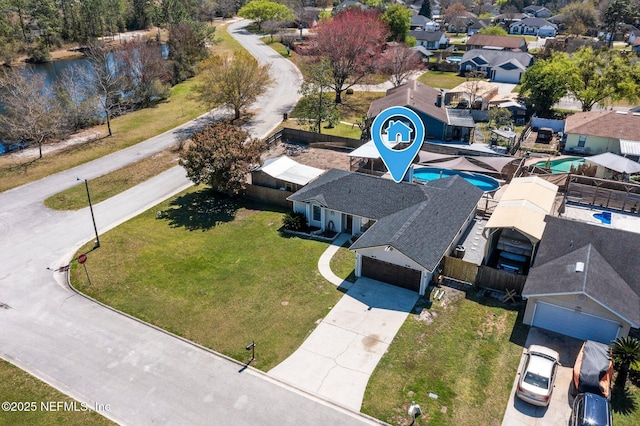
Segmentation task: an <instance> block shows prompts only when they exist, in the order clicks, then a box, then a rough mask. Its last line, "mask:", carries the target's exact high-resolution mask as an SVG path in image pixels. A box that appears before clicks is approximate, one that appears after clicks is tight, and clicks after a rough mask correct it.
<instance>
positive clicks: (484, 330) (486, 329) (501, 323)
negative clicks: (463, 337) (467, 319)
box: [476, 313, 506, 337]
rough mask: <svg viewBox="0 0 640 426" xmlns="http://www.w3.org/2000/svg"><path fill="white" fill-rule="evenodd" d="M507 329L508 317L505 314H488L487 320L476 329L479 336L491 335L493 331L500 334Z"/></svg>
mask: <svg viewBox="0 0 640 426" xmlns="http://www.w3.org/2000/svg"><path fill="white" fill-rule="evenodd" d="M505 331H506V318H505V316H504V315H497V314H495V313H494V314H490V315H487V317H486V318H485V320H484V321H483V322H482V325H481V327H480V329H478V330H476V334H477V335H478V336H479V337H484V336H485V335H490V334H492V333H494V332H495V333H497V334H499V335H503V334H504V333H505Z"/></svg>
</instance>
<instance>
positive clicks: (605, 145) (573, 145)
mask: <svg viewBox="0 0 640 426" xmlns="http://www.w3.org/2000/svg"><path fill="white" fill-rule="evenodd" d="M564 132H565V138H566V141H565V146H564V149H565V151H568V152H573V153H585V154H601V153H603V152H613V153H614V154H621V155H624V156H627V157H631V158H633V159H634V160H637V159H638V157H640V113H637V112H624V111H587V112H581V113H577V114H572V115H570V116H568V117H567V119H566V123H565V126H564Z"/></svg>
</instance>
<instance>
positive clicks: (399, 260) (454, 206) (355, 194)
mask: <svg viewBox="0 0 640 426" xmlns="http://www.w3.org/2000/svg"><path fill="white" fill-rule="evenodd" d="M482 193H483V192H482V190H480V189H478V188H477V187H475V186H473V185H471V184H470V183H468V182H467V181H465V180H464V179H462V178H460V177H457V176H454V177H452V178H446V179H440V180H436V181H432V182H429V183H427V184H425V185H422V184H413V183H408V182H400V183H395V182H393V181H392V180H390V179H385V178H382V177H377V176H372V175H366V174H361V173H355V172H348V171H344V170H338V169H332V170H329V171H328V172H327V173H325V174H324V175H322V176H320V177H319V178H318V179H316V180H314V181H312V182H311V183H309V184H308V185H307V186H305V187H304V188H302V189H301V190H300V191H298V192H296V193H295V194H293V195H292V196H290V197H289V198H288V199H289V200H290V201H292V202H293V210H294V211H296V212H301V213H303V214H304V215H305V216H306V217H307V221H308V223H309V225H310V226H315V227H318V228H320V229H323V230H334V231H336V232H346V233H349V234H351V235H354V236H358V238H357V240H356V241H355V243H353V245H352V246H351V247H350V248H349V250H352V251H354V252H355V253H356V265H355V272H356V276H358V277H368V278H371V279H374V280H377V281H382V282H387V283H390V284H393V285H397V286H400V287H404V288H408V289H410V290H413V291H416V292H419V293H420V294H425V292H426V289H427V286H428V285H429V282H430V281H431V279H432V276H433V274H434V273H435V271H436V270H437V268H438V267H439V265H440V263H441V261H442V259H443V257H444V256H446V255H449V254H450V253H451V252H452V251H453V250H454V249H455V246H456V244H458V242H459V240H460V239H461V238H462V236H463V234H464V233H465V231H466V230H467V228H468V227H469V226H470V224H471V223H472V221H473V218H474V217H475V211H476V205H477V203H478V201H479V200H480V197H481V196H482Z"/></svg>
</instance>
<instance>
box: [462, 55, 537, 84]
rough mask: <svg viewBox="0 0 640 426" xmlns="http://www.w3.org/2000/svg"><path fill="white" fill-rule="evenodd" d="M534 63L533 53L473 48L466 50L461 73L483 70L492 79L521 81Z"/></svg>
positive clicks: (508, 81)
mask: <svg viewBox="0 0 640 426" xmlns="http://www.w3.org/2000/svg"><path fill="white" fill-rule="evenodd" d="M532 63H533V55H531V54H530V53H527V52H512V51H509V50H494V49H472V50H469V51H467V52H464V55H462V60H461V61H460V73H461V74H465V73H468V72H471V71H483V72H485V73H486V74H487V77H488V78H489V80H491V81H497V82H502V83H519V82H520V77H522V74H524V72H525V71H526V70H527V68H529V66H531V64H532Z"/></svg>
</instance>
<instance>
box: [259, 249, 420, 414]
mask: <svg viewBox="0 0 640 426" xmlns="http://www.w3.org/2000/svg"><path fill="white" fill-rule="evenodd" d="M332 247H333V246H332ZM336 250H337V249H336ZM418 297H419V296H418V293H415V292H412V291H409V290H405V289H403V288H400V287H395V286H392V285H389V284H385V283H381V282H378V281H374V280H370V279H368V278H360V279H358V281H356V282H355V283H354V284H353V286H352V287H351V289H349V291H348V292H347V293H346V294H345V295H344V297H342V299H340V301H339V302H338V303H337V304H336V306H335V307H334V308H333V309H332V310H331V312H329V314H328V315H327V316H326V318H324V319H323V320H322V321H321V322H320V324H319V325H318V327H317V328H316V329H315V330H314V331H313V332H312V333H311V335H310V336H309V337H308V338H307V340H305V341H304V343H303V344H302V345H301V346H300V348H298V350H296V351H295V352H294V353H293V354H292V355H291V356H289V358H287V359H286V360H284V361H283V362H282V363H280V364H279V365H277V366H276V367H275V368H273V369H272V370H271V371H269V375H270V376H272V377H275V378H278V379H281V380H283V381H284V382H286V383H290V384H292V385H294V386H296V387H298V388H300V389H303V390H306V391H308V392H311V393H314V394H316V395H319V396H320V397H323V398H326V399H329V400H331V401H334V402H336V403H338V404H340V405H344V406H346V407H348V408H351V409H354V410H360V406H361V405H362V398H363V397H364V391H365V389H366V387H367V383H368V382H369V377H370V376H371V373H373V370H374V369H375V368H376V366H377V365H378V362H379V361H380V359H381V358H382V356H383V355H384V354H385V352H386V351H387V348H388V347H389V345H390V344H391V341H392V340H393V338H394V337H395V335H396V333H397V332H398V330H399V329H400V327H401V326H402V324H403V323H404V321H405V319H406V318H407V315H408V313H409V311H410V310H411V309H412V308H413V306H414V305H415V303H416V301H417V300H418Z"/></svg>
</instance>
